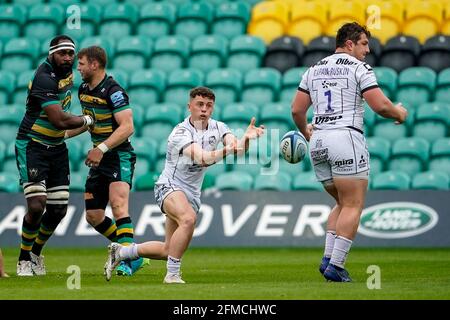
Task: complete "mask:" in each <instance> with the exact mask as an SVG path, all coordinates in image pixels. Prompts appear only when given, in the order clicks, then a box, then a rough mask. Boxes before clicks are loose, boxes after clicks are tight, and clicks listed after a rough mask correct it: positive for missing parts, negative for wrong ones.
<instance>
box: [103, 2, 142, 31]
mask: <svg viewBox="0 0 450 320" xmlns="http://www.w3.org/2000/svg"><path fill="white" fill-rule="evenodd" d="M138 15H139V12H138V8H137V7H136V6H135V5H133V4H130V3H112V4H109V5H107V6H106V8H105V9H104V12H103V19H102V21H101V22H100V26H99V34H100V35H101V36H105V37H108V38H113V39H120V38H123V37H126V36H129V35H131V34H132V33H133V32H134V30H133V28H134V25H135V24H136V23H137V20H138Z"/></svg>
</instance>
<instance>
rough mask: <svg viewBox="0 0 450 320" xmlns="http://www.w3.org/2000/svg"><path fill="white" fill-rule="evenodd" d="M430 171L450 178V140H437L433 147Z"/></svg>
mask: <svg viewBox="0 0 450 320" xmlns="http://www.w3.org/2000/svg"><path fill="white" fill-rule="evenodd" d="M429 169H430V170H434V171H441V172H445V173H447V174H448V175H449V176H450V138H441V139H438V140H436V141H435V142H434V143H433V145H432V147H431V155H430V162H429Z"/></svg>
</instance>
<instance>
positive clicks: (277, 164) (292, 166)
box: [269, 157, 305, 181]
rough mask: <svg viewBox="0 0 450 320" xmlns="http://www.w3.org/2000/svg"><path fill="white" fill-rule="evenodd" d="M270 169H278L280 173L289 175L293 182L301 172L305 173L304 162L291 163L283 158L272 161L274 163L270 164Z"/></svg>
mask: <svg viewBox="0 0 450 320" xmlns="http://www.w3.org/2000/svg"><path fill="white" fill-rule="evenodd" d="M269 168H271V169H272V170H274V171H275V170H277V169H278V171H279V172H285V173H287V174H288V175H289V176H290V177H291V178H292V181H294V178H295V177H296V176H297V175H298V174H299V173H300V172H303V171H305V170H304V162H300V163H289V162H287V161H286V160H284V159H283V158H281V157H275V158H274V159H272V161H271V162H270V167H269ZM275 172H276V171H275Z"/></svg>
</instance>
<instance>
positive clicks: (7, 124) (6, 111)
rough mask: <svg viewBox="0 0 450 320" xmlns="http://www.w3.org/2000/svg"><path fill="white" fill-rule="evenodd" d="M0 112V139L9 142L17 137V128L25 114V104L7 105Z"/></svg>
mask: <svg viewBox="0 0 450 320" xmlns="http://www.w3.org/2000/svg"><path fill="white" fill-rule="evenodd" d="M1 110H2V112H1V113H0V140H3V141H4V142H5V143H9V142H11V141H14V140H15V139H16V135H17V130H18V128H19V124H20V122H21V121H22V118H23V116H24V114H25V104H19V105H14V104H13V105H7V106H3V107H2V109H1Z"/></svg>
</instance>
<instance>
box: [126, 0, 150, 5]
mask: <svg viewBox="0 0 450 320" xmlns="http://www.w3.org/2000/svg"><path fill="white" fill-rule="evenodd" d="M155 1H157V0H126V1H123V2H127V3H131V4H134V5H136V6H143V5H145V4H147V3H149V2H155Z"/></svg>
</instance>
